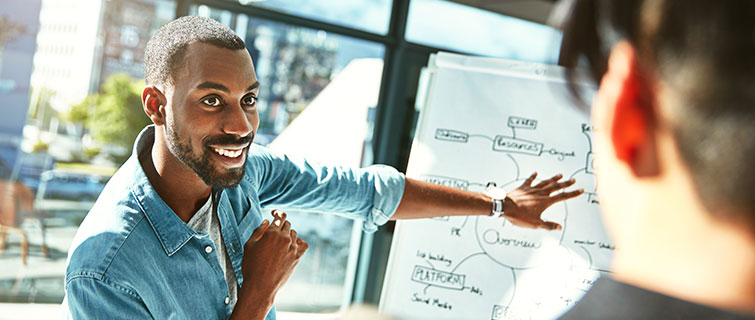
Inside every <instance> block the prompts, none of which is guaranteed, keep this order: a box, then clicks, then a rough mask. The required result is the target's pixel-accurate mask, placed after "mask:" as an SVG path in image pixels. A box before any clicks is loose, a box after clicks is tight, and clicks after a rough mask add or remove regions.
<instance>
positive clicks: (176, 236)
mask: <svg viewBox="0 0 755 320" xmlns="http://www.w3.org/2000/svg"><path fill="white" fill-rule="evenodd" d="M154 141H155V126H154V125H149V126H147V127H146V128H144V129H143V130H142V132H140V133H139V135H138V136H137V137H136V142H135V143H134V149H133V152H132V154H131V157H129V159H128V161H126V163H125V164H124V166H127V167H128V168H129V170H130V171H131V172H133V179H134V180H133V182H132V184H131V186H130V189H131V193H132V194H133V195H134V198H136V201H137V203H138V204H139V208H141V210H142V212H143V213H144V216H145V217H146V218H147V221H148V222H149V224H150V226H151V227H152V230H154V231H155V235H157V239H158V240H159V241H160V244H161V245H162V247H163V249H164V250H165V253H166V254H167V255H168V256H172V255H173V254H175V253H176V252H177V251H178V250H180V249H181V248H182V247H183V246H184V245H185V244H186V243H187V242H189V240H191V238H192V237H193V236H195V235H197V234H198V233H197V232H196V231H194V230H193V229H191V228H190V227H189V226H188V225H187V224H186V223H184V222H183V221H182V220H181V219H180V218H179V217H178V215H177V214H176V213H175V212H173V209H171V208H170V207H169V206H168V204H166V203H165V201H163V199H162V198H160V196H159V195H158V194H157V192H156V191H155V189H154V188H153V187H152V184H151V183H150V182H149V179H147V174H146V173H145V172H144V169H143V168H142V166H141V163H140V162H139V154H143V153H144V152H150V150H152V145H153V144H154Z"/></svg>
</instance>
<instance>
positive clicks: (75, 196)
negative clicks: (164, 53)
mask: <svg viewBox="0 0 755 320" xmlns="http://www.w3.org/2000/svg"><path fill="white" fill-rule="evenodd" d="M175 8H176V5H175V3H174V2H173V1H172V0H129V1H100V2H98V1H94V2H93V1H89V0H45V1H41V0H4V1H3V5H2V6H0V23H3V25H2V26H0V30H2V31H1V32H3V36H2V37H0V38H2V41H6V40H7V41H6V42H5V43H0V69H2V72H0V74H2V78H0V83H9V84H10V85H11V88H10V90H7V91H6V90H3V89H2V86H0V98H2V99H0V101H2V103H1V104H0V107H1V108H2V109H3V116H2V117H0V189H1V190H2V192H0V197H1V198H0V226H2V231H3V232H0V248H2V249H0V303H8V302H11V303H56V304H59V303H60V302H61V301H62V299H63V288H64V275H65V265H66V257H67V254H68V248H69V247H70V245H71V242H72V240H73V236H74V234H75V233H76V230H77V229H78V226H79V224H80V223H81V221H82V220H83V219H84V217H85V216H86V214H87V212H88V211H89V209H90V208H91V206H92V205H93V202H94V200H95V198H96V197H97V196H98V195H99V193H100V191H101V190H102V188H103V187H104V185H105V183H106V182H107V180H108V179H109V178H110V176H111V175H112V174H113V173H114V171H115V168H116V167H117V166H118V165H119V163H120V162H119V161H120V160H119V157H122V153H123V149H126V150H128V152H130V150H129V149H130V146H125V145H117V144H116V143H113V142H112V141H110V140H108V141H102V140H98V138H99V137H98V135H97V133H96V132H95V129H94V128H92V127H91V123H92V122H91V121H82V120H81V119H83V118H86V117H95V118H97V117H98V113H99V114H100V115H101V112H98V110H100V107H99V105H98V103H95V100H96V99H92V98H91V97H92V94H94V93H98V92H99V91H100V87H101V86H100V85H101V84H104V83H107V82H108V80H109V79H110V78H111V76H112V75H117V76H118V77H120V79H122V80H123V81H121V82H119V83H126V84H128V85H126V86H125V88H129V89H128V90H120V91H118V92H114V93H113V95H112V96H117V95H119V94H125V95H127V96H129V97H133V96H136V98H137V101H138V99H139V93H134V92H133V90H131V91H129V90H130V88H131V87H129V86H131V85H133V86H135V84H134V83H136V82H137V81H138V80H137V79H141V78H143V71H142V63H143V52H144V45H145V44H146V41H147V40H148V39H149V36H150V35H151V33H152V32H153V31H154V30H155V29H156V28H157V27H159V26H160V25H162V24H164V23H166V22H168V21H170V20H171V19H173V15H174V13H175ZM6 30H11V31H14V30H15V31H18V32H16V33H17V34H16V35H13V36H12V37H6V36H5V32H6ZM74 47H76V50H73V48H74ZM3 53H5V54H3ZM124 73H125V74H124ZM29 87H31V88H29ZM139 90H141V88H139ZM88 96H89V98H88ZM110 98H112V97H110ZM110 98H108V99H110ZM76 105H83V106H84V107H83V108H82V109H80V110H79V111H81V110H83V111H85V112H83V113H79V114H76V113H75V112H72V111H71V110H72V109H75V106H76ZM123 107H124V108H129V110H128V111H129V112H131V113H133V110H131V108H132V107H133V105H129V106H123ZM98 119H101V118H98ZM142 120H144V122H142V123H146V122H148V121H149V120H148V119H147V118H146V116H144V117H143V119H142ZM123 122H124V118H116V119H113V120H112V121H111V122H110V124H113V123H123ZM135 130H137V131H138V130H139V128H136V129H135ZM120 133H121V134H123V135H124V136H129V135H130V134H131V133H129V132H125V131H121V132H120ZM132 138H133V137H130V136H129V137H128V138H127V139H132ZM124 140H125V139H124ZM131 142H133V141H131ZM24 236H26V237H27V239H28V246H26V247H25V246H24ZM57 313H59V308H57V307H56V308H54V309H50V313H49V314H47V315H46V316H43V317H44V318H49V317H54V316H57V315H58V314H57ZM18 314H20V315H23V314H28V312H23V311H22V312H19V313H18ZM5 315H7V314H6V313H3V316H5ZM11 316H13V315H11Z"/></svg>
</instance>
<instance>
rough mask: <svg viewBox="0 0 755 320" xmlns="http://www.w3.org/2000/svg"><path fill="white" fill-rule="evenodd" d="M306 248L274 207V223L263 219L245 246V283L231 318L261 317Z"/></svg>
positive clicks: (305, 244)
mask: <svg viewBox="0 0 755 320" xmlns="http://www.w3.org/2000/svg"><path fill="white" fill-rule="evenodd" d="M308 248H309V245H308V244H307V243H306V242H304V240H302V239H300V238H299V237H298V236H297V234H296V231H294V230H293V229H291V223H290V222H288V221H287V220H286V213H285V212H282V211H279V210H273V222H272V223H269V222H268V220H264V221H263V222H262V224H261V225H260V226H259V227H257V229H255V230H254V233H252V236H251V237H250V238H249V240H248V241H247V242H246V244H245V245H244V258H243V260H242V262H241V273H242V274H243V275H244V283H243V285H242V286H241V288H240V290H239V299H238V303H237V304H236V308H235V309H234V311H233V314H232V315H231V319H264V318H265V315H267V313H268V312H269V311H270V308H272V306H273V299H274V298H275V295H276V293H278V290H280V288H281V287H283V285H284V284H286V282H287V281H288V278H289V277H291V273H293V271H294V268H295V267H296V265H297V264H298V263H299V260H300V259H301V257H302V255H304V252H306V251H307V249H308Z"/></svg>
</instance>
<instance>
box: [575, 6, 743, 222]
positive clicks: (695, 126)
mask: <svg viewBox="0 0 755 320" xmlns="http://www.w3.org/2000/svg"><path fill="white" fill-rule="evenodd" d="M619 40H626V41H628V42H629V43H631V44H632V46H633V47H634V48H635V49H636V50H637V55H638V59H639V61H640V64H641V65H642V66H643V71H644V72H649V73H652V76H654V77H655V78H656V79H659V81H661V82H663V83H664V85H666V86H668V87H669V88H670V90H671V91H672V92H673V93H674V95H675V96H676V97H677V98H678V99H676V100H675V101H674V102H673V104H674V105H673V106H672V107H673V109H674V111H675V113H674V114H673V119H670V121H671V126H672V131H673V135H674V139H675V140H676V142H677V144H678V147H679V151H680V154H681V156H682V158H683V161H684V162H685V164H686V166H687V169H688V170H689V172H690V173H691V176H692V178H693V181H694V184H695V188H696V191H697V193H698V194H699V197H700V199H701V200H702V202H703V204H704V205H705V206H706V208H707V209H708V210H709V211H711V212H714V213H715V214H717V218H724V219H730V220H734V221H736V222H738V223H742V222H744V223H747V224H749V227H751V230H755V193H754V191H753V190H755V161H753V159H755V1H741V0H720V1H709V0H633V1H623V0H622V1H618V0H577V1H576V2H575V3H574V7H573V10H572V14H571V17H570V19H569V21H567V22H566V24H565V25H564V37H563V41H564V43H563V45H562V49H563V50H562V57H561V64H564V65H566V66H567V67H575V66H576V65H577V64H578V63H579V62H580V60H586V61H587V62H588V65H589V67H590V71H591V72H590V73H591V75H592V77H594V80H596V83H597V82H598V81H599V80H600V79H601V77H602V75H603V74H604V73H605V71H606V67H607V60H608V54H609V53H610V48H611V46H612V45H613V44H615V43H616V42H618V41H619ZM569 74H570V75H569V76H568V77H569V78H570V81H571V82H572V83H574V82H573V81H574V80H575V75H576V72H574V71H573V69H572V71H571V72H569ZM573 87H574V88H576V87H575V86H574V85H573ZM573 91H574V90H573ZM574 93H576V92H574ZM576 94H577V95H578V93H576ZM721 214H728V216H721Z"/></svg>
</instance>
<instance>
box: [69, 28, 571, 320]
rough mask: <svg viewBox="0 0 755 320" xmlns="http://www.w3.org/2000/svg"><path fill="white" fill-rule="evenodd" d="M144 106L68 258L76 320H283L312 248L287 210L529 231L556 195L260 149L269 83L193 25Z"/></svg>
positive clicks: (551, 183)
mask: <svg viewBox="0 0 755 320" xmlns="http://www.w3.org/2000/svg"><path fill="white" fill-rule="evenodd" d="M145 68H146V78H147V79H146V80H147V86H146V87H145V88H144V91H143V93H142V103H143V108H144V111H145V112H146V113H147V115H148V116H149V117H150V119H151V120H152V122H153V123H154V125H151V126H148V127H147V128H145V129H144V130H143V131H142V132H141V133H140V135H139V136H138V137H137V139H136V142H135V145H134V150H133V155H132V156H131V158H129V160H128V161H127V162H126V163H125V164H124V165H123V166H122V167H121V168H120V169H119V170H118V172H117V173H116V174H115V175H114V176H113V177H112V178H111V180H110V182H108V185H107V186H106V187H105V189H104V191H103V192H102V194H101V195H100V197H99V199H98V200H97V202H96V203H95V205H94V207H93V208H92V210H91V211H90V213H89V214H88V215H87V217H86V219H85V220H84V222H83V223H82V224H81V227H80V228H79V231H78V232H77V234H76V237H75V238H74V242H73V244H72V247H71V249H70V251H69V260H68V266H67V270H66V287H65V288H66V298H65V300H64V302H63V308H64V310H65V312H66V314H67V315H68V316H69V317H72V318H92V319H144V318H157V319H168V318H176V319H225V318H229V317H230V318H238V319H263V318H266V319H275V309H274V308H273V299H274V297H275V295H276V293H277V292H278V290H279V289H280V288H281V287H282V286H283V285H284V284H285V283H286V281H287V279H288V278H289V276H290V275H291V273H292V272H293V270H294V268H295V266H296V264H297V263H298V261H299V259H300V257H301V256H302V254H304V252H305V251H306V250H307V244H306V243H305V242H304V241H302V240H301V239H299V238H298V236H297V234H296V231H294V230H293V229H291V224H290V223H289V222H288V221H286V215H285V213H283V212H280V211H273V212H274V216H273V221H272V222H268V220H267V219H263V211H262V208H265V207H267V208H280V207H286V208H298V209H304V210H309V211H318V212H323V213H339V214H341V215H345V216H347V217H351V218H353V219H362V220H364V229H365V231H368V232H369V231H374V230H376V229H377V227H378V226H379V225H381V224H383V223H385V222H387V221H388V220H389V219H410V218H426V217H435V216H450V215H490V214H493V215H499V216H500V215H502V216H503V217H505V218H507V219H508V220H509V221H511V222H512V223H514V224H516V225H519V226H523V227H529V228H544V229H551V230H552V229H558V228H560V226H559V225H558V224H556V223H553V222H548V221H543V220H542V219H541V217H540V216H541V214H542V212H543V210H545V209H546V208H547V207H548V206H550V205H552V204H553V203H555V202H557V201H561V200H565V199H568V198H571V197H575V196H578V195H579V194H580V193H581V190H577V191H572V192H560V193H557V192H558V191H560V190H562V189H563V188H565V187H568V186H570V185H572V184H573V181H563V182H559V179H560V178H561V177H560V175H558V176H555V177H553V178H551V179H546V180H543V181H541V182H539V183H537V184H536V185H534V186H533V185H532V183H533V181H534V179H535V175H534V174H533V175H532V176H531V177H530V178H529V179H527V180H526V181H525V182H524V184H522V186H520V187H519V188H517V189H515V190H511V191H510V192H509V193H508V195H507V196H505V197H501V198H496V199H493V198H491V197H489V196H486V195H483V194H477V193H472V192H467V191H462V190H456V189H451V188H447V187H442V186H437V185H433V184H429V183H425V182H421V181H417V180H412V179H406V178H404V176H403V175H402V174H400V173H399V172H397V171H396V170H395V169H393V168H390V167H387V166H371V167H368V168H363V169H349V168H341V167H322V166H318V165H315V164H312V163H309V162H307V161H305V160H297V159H291V158H288V157H286V156H285V155H280V154H276V153H273V152H271V151H269V150H267V149H265V148H263V147H260V146H258V145H254V144H252V140H253V139H254V134H255V132H256V131H257V127H258V125H259V117H258V114H257V94H258V88H259V85H260V84H259V82H258V81H257V78H256V75H255V73H254V66H253V64H252V60H251V58H250V56H249V53H248V52H247V51H246V49H245V46H244V43H243V42H242V40H241V39H240V38H239V37H238V36H236V35H235V34H234V33H233V32H232V31H231V30H230V29H228V28H227V27H225V26H223V25H222V24H220V23H218V22H216V21H214V20H210V19H206V18H200V17H183V18H180V19H177V20H174V21H172V22H170V23H168V24H166V25H165V26H163V27H161V28H160V29H159V30H158V31H157V32H156V33H155V34H154V36H153V37H152V39H151V40H150V41H149V43H148V45H147V52H146V63H145Z"/></svg>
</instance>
